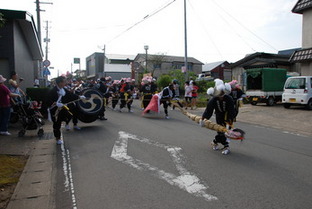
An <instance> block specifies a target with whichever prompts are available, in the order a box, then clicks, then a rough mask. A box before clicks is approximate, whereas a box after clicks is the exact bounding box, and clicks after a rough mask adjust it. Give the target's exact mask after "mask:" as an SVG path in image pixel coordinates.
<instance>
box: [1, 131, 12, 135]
mask: <svg viewBox="0 0 312 209" xmlns="http://www.w3.org/2000/svg"><path fill="white" fill-rule="evenodd" d="M0 135H3V136H11V135H12V134H10V133H9V132H8V131H2V132H0Z"/></svg>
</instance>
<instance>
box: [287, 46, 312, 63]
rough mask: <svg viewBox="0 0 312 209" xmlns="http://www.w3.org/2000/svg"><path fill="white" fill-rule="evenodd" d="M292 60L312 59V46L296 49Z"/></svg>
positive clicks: (303, 60)
mask: <svg viewBox="0 0 312 209" xmlns="http://www.w3.org/2000/svg"><path fill="white" fill-rule="evenodd" d="M289 61H290V62H305V61H312V48H308V49H301V50H298V51H295V52H294V53H293V55H292V56H291V57H290V59H289Z"/></svg>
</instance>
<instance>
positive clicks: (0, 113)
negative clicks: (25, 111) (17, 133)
mask: <svg viewBox="0 0 312 209" xmlns="http://www.w3.org/2000/svg"><path fill="white" fill-rule="evenodd" d="M5 81H6V78H4V77H3V76H2V75H0V135H4V136H9V135H11V134H10V133H9V132H8V125H9V120H10V113H11V101H10V97H20V95H19V94H16V93H12V92H11V91H10V90H9V89H8V87H6V86H5V85H4V82H5Z"/></svg>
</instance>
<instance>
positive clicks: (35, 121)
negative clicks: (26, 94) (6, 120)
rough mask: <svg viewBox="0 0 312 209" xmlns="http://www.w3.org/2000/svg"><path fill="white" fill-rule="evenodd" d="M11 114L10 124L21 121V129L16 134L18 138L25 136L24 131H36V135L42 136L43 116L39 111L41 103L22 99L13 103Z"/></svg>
mask: <svg viewBox="0 0 312 209" xmlns="http://www.w3.org/2000/svg"><path fill="white" fill-rule="evenodd" d="M13 103H14V106H13V112H12V113H11V123H14V122H15V123H16V122H17V121H21V123H22V126H23V129H22V130H20V131H19V132H18V136H19V137H22V136H24V135H25V133H26V130H38V132H37V135H38V136H39V137H42V136H43V135H44V130H43V127H42V126H43V125H44V121H43V116H42V114H41V113H40V111H39V109H40V108H41V103H38V102H37V101H26V98H23V99H22V100H20V101H15V102H13Z"/></svg>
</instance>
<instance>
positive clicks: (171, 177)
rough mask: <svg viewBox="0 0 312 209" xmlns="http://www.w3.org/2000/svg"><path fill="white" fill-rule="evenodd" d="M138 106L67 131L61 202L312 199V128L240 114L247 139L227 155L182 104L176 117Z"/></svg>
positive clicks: (293, 203) (207, 203)
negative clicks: (289, 127)
mask: <svg viewBox="0 0 312 209" xmlns="http://www.w3.org/2000/svg"><path fill="white" fill-rule="evenodd" d="M247 108H248V107H245V109H242V115H243V114H247V113H248V109H247ZM260 108H264V107H260ZM134 111H135V112H134V113H127V112H124V113H118V112H113V111H111V110H108V111H107V117H108V118H109V120H108V121H97V122H95V123H91V124H83V125H82V127H83V129H82V130H81V131H70V132H65V133H64V138H65V146H64V149H63V150H61V149H58V153H57V155H58V162H57V163H58V171H61V172H58V181H57V182H58V185H57V202H56V204H57V207H56V208H71V207H72V205H75V206H76V207H77V208H78V209H80V208H89V209H97V208H99V209H100V208H101V209H102V208H108V209H109V208H113V209H119V208H120V209H121V208H127V209H129V208H136V209H137V208H162V209H166V208H168V209H172V208H179V209H180V208H254V209H257V208H259V209H260V208H283V209H284V208H291V209H293V208H300V209H302V208H307V209H308V208H310V207H311V204H312V200H311V197H310V196H309V195H308V194H311V186H312V179H311V176H310V174H311V173H312V158H311V157H312V152H311V151H312V148H311V147H312V146H311V145H312V140H311V137H310V136H304V135H303V134H297V133H295V132H292V133H289V132H285V130H279V129H275V128H270V127H267V126H262V125H253V124H248V123H242V122H238V123H237V124H236V127H241V128H243V129H244V130H245V131H246V132H247V133H248V135H247V139H246V140H245V141H244V142H243V143H240V142H238V141H233V142H231V150H232V153H231V154H230V155H228V156H223V155H221V153H220V152H219V151H212V150H211V149H210V148H209V143H210V141H211V140H212V139H213V137H214V135H215V132H213V131H210V130H207V129H204V128H200V127H198V125H197V124H195V123H194V122H193V121H191V120H189V119H188V118H186V117H185V116H184V115H182V114H181V113H179V112H178V111H171V112H170V113H169V114H170V116H171V119H170V120H165V119H163V118H157V117H154V116H149V117H141V115H140V113H141V111H140V110H139V109H138V108H135V109H134ZM244 111H246V112H245V113H243V112H244ZM195 112H196V111H195ZM199 112H200V110H199V111H197V113H198V115H200V113H199ZM249 112H250V111H249ZM309 113H310V112H309ZM238 120H240V119H239V118H238ZM275 124H277V123H275ZM64 162H65V163H66V164H64ZM64 172H65V174H66V175H65V177H66V178H64ZM71 183H72V184H71Z"/></svg>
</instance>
